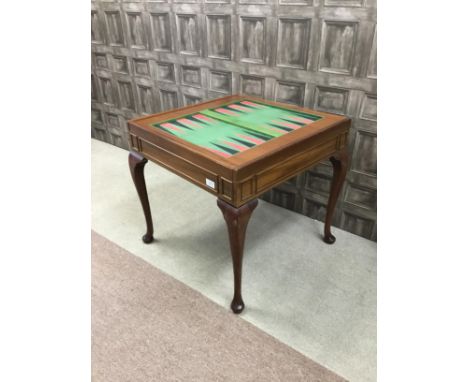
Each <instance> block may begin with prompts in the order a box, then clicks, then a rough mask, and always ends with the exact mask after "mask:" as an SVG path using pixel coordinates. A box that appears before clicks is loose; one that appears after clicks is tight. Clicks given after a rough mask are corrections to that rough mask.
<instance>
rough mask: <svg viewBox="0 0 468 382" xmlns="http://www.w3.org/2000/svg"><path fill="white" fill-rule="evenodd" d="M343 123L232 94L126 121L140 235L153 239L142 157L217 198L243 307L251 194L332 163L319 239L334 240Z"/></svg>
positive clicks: (236, 306) (236, 305)
mask: <svg viewBox="0 0 468 382" xmlns="http://www.w3.org/2000/svg"><path fill="white" fill-rule="evenodd" d="M350 123H351V122H350V120H349V118H347V117H344V116H339V115H334V114H330V113H324V112H319V111H315V110H310V109H307V108H301V107H296V106H292V105H289V104H282V103H278V102H272V101H266V100H264V99H261V98H257V97H250V96H239V95H232V96H227V97H223V98H219V99H216V100H211V101H208V102H203V103H199V104H196V105H191V106H187V107H182V108H179V109H173V110H169V111H166V112H162V113H158V114H153V115H149V116H144V117H141V118H137V119H133V120H131V121H129V122H128V130H129V140H130V146H131V150H132V151H131V152H130V154H129V166H130V171H131V175H132V178H133V181H134V183H135V187H136V190H137V192H138V196H139V198H140V201H141V204H142V206H143V212H144V215H145V219H146V233H145V235H144V236H143V241H144V242H145V243H150V242H152V241H153V221H152V217H151V210H150V205H149V201H148V195H147V191H146V185H145V179H144V173H143V169H144V166H145V164H146V163H147V160H148V159H149V160H151V161H153V162H155V163H157V164H159V165H161V166H163V167H165V168H166V169H168V170H169V171H172V172H173V173H175V174H177V175H179V176H181V177H182V178H185V179H187V180H188V181H190V182H192V183H193V184H195V185H197V186H199V187H201V188H202V189H204V190H206V191H208V192H210V193H212V194H214V195H216V196H217V198H218V200H217V203H218V207H219V208H220V209H221V211H222V213H223V216H224V219H225V221H226V224H227V229H228V234H229V241H230V247H231V256H232V262H233V268H234V297H233V300H232V303H231V309H232V310H233V312H234V313H240V312H242V310H243V309H244V302H243V300H242V294H241V277H242V257H243V249H244V240H245V232H246V228H247V224H248V222H249V219H250V216H251V214H252V212H253V210H254V209H255V207H256V206H257V204H258V200H257V197H258V196H259V195H261V194H263V193H265V192H266V191H268V190H270V189H271V188H273V187H274V186H276V185H278V184H280V183H282V182H284V181H286V180H287V179H290V178H292V177H294V176H295V175H297V174H299V173H300V172H302V171H304V170H306V169H307V168H309V167H311V166H312V165H314V164H315V163H317V162H319V161H321V160H323V159H330V161H331V163H332V165H333V179H332V184H331V190H330V196H329V199H328V206H327V213H326V218H325V229H324V239H323V240H324V241H325V242H326V243H328V244H333V243H334V242H335V237H334V236H333V235H332V234H331V231H330V225H331V221H332V217H333V212H334V209H335V206H336V202H337V199H338V195H339V193H340V191H341V188H342V185H343V182H344V180H345V176H346V170H347V161H348V155H347V149H346V147H347V136H348V131H349V127H350Z"/></svg>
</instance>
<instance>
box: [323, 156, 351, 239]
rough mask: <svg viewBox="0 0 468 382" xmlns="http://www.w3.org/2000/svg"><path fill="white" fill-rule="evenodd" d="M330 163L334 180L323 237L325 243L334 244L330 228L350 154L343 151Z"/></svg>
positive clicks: (331, 159)
mask: <svg viewBox="0 0 468 382" xmlns="http://www.w3.org/2000/svg"><path fill="white" fill-rule="evenodd" d="M330 162H331V163H332V165H333V180H332V184H331V188H330V196H329V197H328V205H327V215H326V218H325V233H324V237H323V241H324V242H325V243H327V244H333V243H334V242H335V241H336V238H335V236H333V235H332V234H331V231H330V226H331V222H332V220H333V214H334V212H335V207H336V202H337V201H338V196H339V194H340V191H341V188H342V187H343V183H344V181H345V178H346V171H347V169H348V153H347V152H346V150H343V151H342V152H340V154H339V155H336V156H332V157H331V158H330Z"/></svg>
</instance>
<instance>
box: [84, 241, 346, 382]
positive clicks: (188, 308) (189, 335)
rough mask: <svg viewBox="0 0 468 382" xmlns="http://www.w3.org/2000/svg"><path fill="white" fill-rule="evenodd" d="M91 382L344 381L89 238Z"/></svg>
mask: <svg viewBox="0 0 468 382" xmlns="http://www.w3.org/2000/svg"><path fill="white" fill-rule="evenodd" d="M92 375H93V382H120V381H131V382H139V381H141V382H143V381H144V382H150V381H151V382H152V381H184V382H185V381H203V382H210V381H236V382H242V381H268V382H273V381H311V382H312V381H315V382H318V381H321V382H328V381H336V382H338V381H340V382H341V381H345V380H344V379H343V378H341V377H339V376H337V375H336V374H334V373H333V372H331V371H329V370H328V369H326V368H325V367H322V366H321V365H319V364H318V363H316V362H314V361H312V360H310V359H308V358H307V357H305V356H304V355H302V354H300V353H298V352H296V351H295V350H293V349H292V348H290V347H288V346H287V345H284V344H283V343H281V342H279V341H277V340H276V339H274V338H273V337H271V336H269V335H268V334H266V333H264V332H262V331H261V330H259V329H258V328H256V327H255V326H253V325H252V324H250V323H248V322H246V321H245V320H242V319H241V318H240V317H238V316H235V315H233V314H232V313H231V312H230V311H229V310H228V309H225V308H222V307H220V306H219V305H217V304H215V303H213V302H212V301H210V300H209V299H208V298H206V297H204V296H203V295H201V294H200V293H198V292H197V291H195V290H193V289H191V288H189V287H187V286H186V285H184V284H182V283H181V282H179V281H177V280H175V279H174V278H172V277H171V276H169V275H167V274H165V273H163V272H161V271H160V270H158V269H157V268H155V267H153V266H151V265H150V264H148V263H146V262H145V261H143V260H141V259H140V258H138V257H136V256H134V255H132V254H130V253H129V252H127V251H126V250H124V249H122V248H120V247H118V246H117V245H116V244H114V243H112V242H111V241H109V240H107V239H105V238H104V237H102V236H100V235H99V234H97V233H95V232H92Z"/></svg>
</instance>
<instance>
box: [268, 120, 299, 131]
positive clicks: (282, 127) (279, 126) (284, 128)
mask: <svg viewBox="0 0 468 382" xmlns="http://www.w3.org/2000/svg"><path fill="white" fill-rule="evenodd" d="M268 124H269V125H270V126H273V127H276V128H277V129H281V130H284V131H287V132H290V131H293V130H294V129H291V128H290V127H286V126H281V125H277V124H275V123H271V122H269V123H268Z"/></svg>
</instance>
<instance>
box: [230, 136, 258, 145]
mask: <svg viewBox="0 0 468 382" xmlns="http://www.w3.org/2000/svg"><path fill="white" fill-rule="evenodd" d="M228 138H229V139H232V140H233V141H236V142H239V143H240V144H241V145H245V146H247V147H254V146H256V144H255V143H253V142H247V141H244V140H242V139H239V138H234V137H228Z"/></svg>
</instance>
